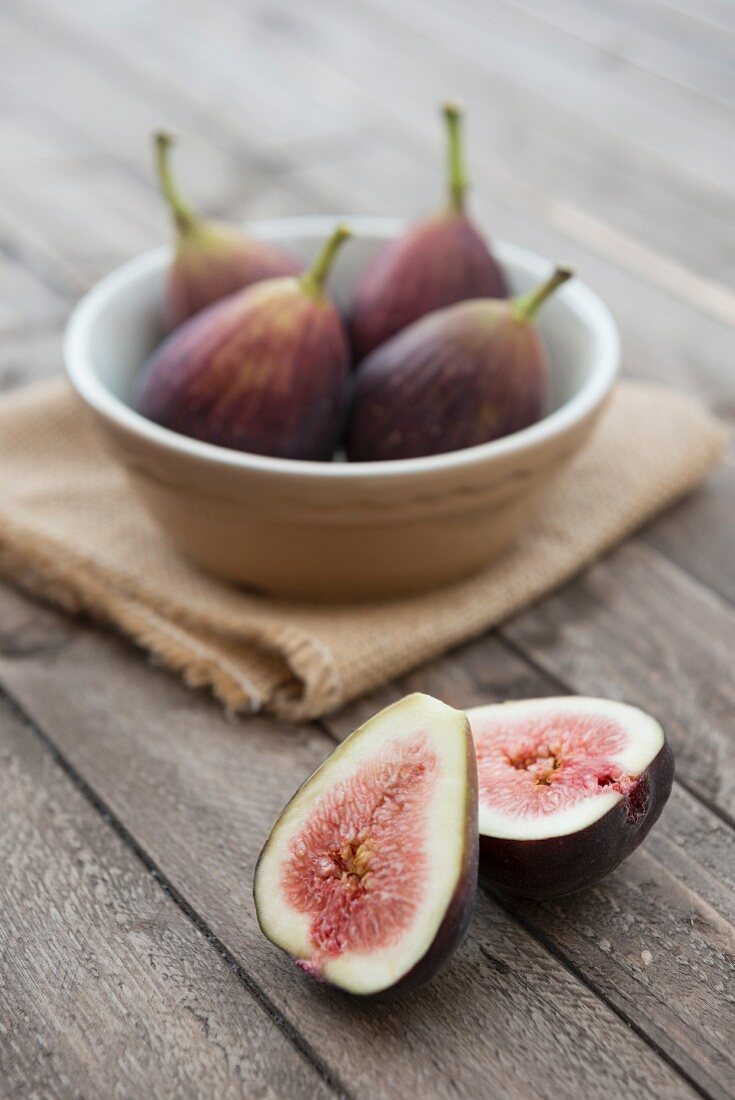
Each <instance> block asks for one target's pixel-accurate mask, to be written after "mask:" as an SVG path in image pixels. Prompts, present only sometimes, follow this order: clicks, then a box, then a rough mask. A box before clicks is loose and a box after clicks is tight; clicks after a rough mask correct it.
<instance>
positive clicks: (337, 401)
mask: <svg viewBox="0 0 735 1100" xmlns="http://www.w3.org/2000/svg"><path fill="white" fill-rule="evenodd" d="M349 235H350V234H349V230H347V229H345V228H344V227H343V226H340V227H338V228H337V229H336V230H335V231H334V233H333V234H332V236H331V237H330V238H329V240H328V241H327V242H326V244H325V245H324V247H323V248H322V250H321V252H320V254H319V256H318V257H317V259H316V261H315V262H314V264H313V266H312V267H311V268H310V269H309V270H308V271H307V272H306V273H305V274H304V275H301V276H298V277H294V276H292V277H287V278H281V279H268V280H266V281H265V282H261V283H257V284H256V285H255V286H252V287H248V288H247V289H245V290H241V291H238V292H237V293H236V294H231V295H229V296H228V297H227V298H224V299H223V300H222V301H221V302H216V303H215V304H214V305H212V306H210V307H209V308H208V309H205V310H203V311H202V312H200V313H198V314H197V315H196V316H195V317H192V318H191V319H190V320H189V321H187V322H186V323H185V324H183V325H181V326H180V327H179V328H177V329H176V330H175V331H174V332H172V333H171V335H170V336H168V338H167V339H166V340H165V341H164V342H163V344H162V345H161V346H160V347H159V348H158V349H157V351H155V352H154V354H153V355H152V356H151V358H150V359H149V360H148V362H147V363H146V365H145V366H144V368H143V371H142V373H141V376H140V379H139V383H138V391H137V401H136V406H137V408H138V411H139V412H141V413H142V414H143V415H144V416H146V417H148V418H149V419H150V420H154V421H156V423H158V424H162V425H163V426H164V427H166V428H170V429H171V430H172V431H175V432H181V433H182V435H188V436H192V437H193V438H194V439H200V440H204V441H205V442H207V443H216V444H219V446H221V447H232V448H234V449H235V450H238V451H250V452H253V453H255V454H264V455H273V456H278V457H282V458H300V459H328V458H330V457H331V455H332V452H333V450H334V448H335V445H336V444H337V441H338V439H339V437H340V434H341V431H342V428H343V421H344V407H345V386H346V380H347V377H348V375H349V370H350V353H349V343H348V340H347V335H346V333H345V331H344V327H343V325H342V321H341V319H340V317H339V314H338V313H337V310H336V309H335V307H334V306H333V305H332V303H331V301H330V300H329V298H328V297H327V296H326V294H325V291H324V283H325V280H326V277H327V274H328V272H329V269H330V266H331V263H332V260H333V258H334V255H335V253H336V251H337V249H338V248H339V246H340V244H341V243H342V242H343V241H344V240H345V239H346V238H347V237H348V236H349Z"/></svg>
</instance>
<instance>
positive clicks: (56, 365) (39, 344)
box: [0, 325, 62, 393]
mask: <svg viewBox="0 0 735 1100" xmlns="http://www.w3.org/2000/svg"><path fill="white" fill-rule="evenodd" d="M60 327H61V326H60V325H58V326H57V327H56V328H54V330H53V331H51V332H45V331H41V332H30V333H26V332H21V333H20V334H16V333H9V334H7V335H5V336H3V337H2V339H1V340H0V393H2V392H3V391H4V390H10V389H13V388H14V387H15V386H20V385H25V384H26V383H28V382H35V381H38V380H39V379H41V378H48V377H49V376H50V375H52V374H58V372H59V369H60V367H61V363H62V356H61V333H60V332H59V331H58V329H59V328H60Z"/></svg>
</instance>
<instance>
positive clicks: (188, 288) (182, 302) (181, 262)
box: [155, 133, 305, 331]
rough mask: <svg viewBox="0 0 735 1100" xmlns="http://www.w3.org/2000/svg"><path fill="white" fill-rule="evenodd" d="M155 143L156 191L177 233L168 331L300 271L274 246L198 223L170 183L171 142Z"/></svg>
mask: <svg viewBox="0 0 735 1100" xmlns="http://www.w3.org/2000/svg"><path fill="white" fill-rule="evenodd" d="M155 140H156V161H157V166H158V178H159V182H160V185H161V191H162V192H163V195H164V197H165V199H166V201H167V203H168V205H169V207H170V209H171V213H172V216H173V220H174V225H175V227H176V244H175V250H174V258H173V261H172V263H171V267H170V269H169V273H168V278H167V283H166V296H165V301H164V319H165V323H166V327H167V329H168V330H169V331H170V330H171V329H173V328H175V327H176V326H177V325H180V324H182V322H183V321H186V320H187V319H188V318H189V317H191V316H193V315H194V314H195V313H198V312H199V310H200V309H204V308H205V307H206V306H209V305H211V304H212V303H213V302H216V301H218V300H219V299H220V298H224V297H225V295H227V294H232V293H233V291H235V290H242V289H243V287H247V286H252V284H253V283H259V282H262V280H263V279H272V278H275V277H276V276H278V275H298V274H300V273H301V272H302V271H303V270H304V266H305V265H304V264H303V263H302V262H301V261H300V260H298V259H297V258H296V257H295V256H291V255H290V254H289V253H288V252H286V251H285V250H284V249H282V248H279V247H278V246H277V245H275V244H271V243H270V242H268V241H259V240H256V239H255V238H253V237H248V236H247V234H245V233H243V232H242V231H241V230H239V229H236V228H235V227H234V226H229V225H223V224H221V223H220V222H209V221H204V220H203V219H202V218H200V217H199V215H198V214H196V213H195V212H194V211H193V210H192V208H191V207H190V206H189V205H188V203H186V202H184V200H183V199H182V198H181V196H180V194H179V192H178V189H177V187H176V185H175V183H174V181H173V177H172V175H171V168H170V166H169V151H170V148H171V145H172V139H171V137H170V136H169V135H168V134H163V133H159V134H156V138H155Z"/></svg>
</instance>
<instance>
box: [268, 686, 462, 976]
mask: <svg viewBox="0 0 735 1100" xmlns="http://www.w3.org/2000/svg"><path fill="white" fill-rule="evenodd" d="M477 857H478V838H477V768H476V764H475V755H474V749H473V745H472V736H471V734H470V728H469V723H468V721H467V717H466V715H465V714H463V713H462V712H461V711H457V710H454V709H452V708H451V707H448V706H446V705H445V704H444V703H440V702H439V701H438V700H436V699H433V698H431V697H430V696H428V695H420V694H415V695H409V696H407V697H406V698H405V699H402V700H400V702H397V703H394V704H393V705H392V706H389V707H386V709H385V710H382V711H380V713H379V714H376V715H375V716H374V717H373V718H371V719H370V720H369V721H368V722H366V723H365V725H363V726H360V728H359V729H357V730H355V732H354V733H352V734H351V735H350V736H349V737H348V738H347V739H346V740H345V741H344V742H343V743H342V744H341V745H339V746H338V747H337V748H336V749H335V750H334V752H333V753H332V754H331V755H330V756H329V757H328V758H327V760H325V762H324V763H323V764H322V765H321V767H319V768H318V769H317V770H316V771H315V772H314V774H313V775H312V776H311V777H310V778H309V779H307V781H306V782H305V783H304V785H303V786H302V787H301V788H300V789H299V790H298V791H297V793H296V794H295V795H294V797H293V799H292V800H291V801H290V802H289V804H288V805H287V806H286V808H285V809H284V811H283V813H282V814H281V816H280V817H279V819H278V821H277V822H276V824H275V826H274V827H273V830H272V831H271V834H270V836H269V837H268V840H267V841H266V844H265V847H264V848H263V851H262V852H261V855H260V859H259V860H258V866H257V868H256V871H255V885H254V896H255V906H256V911H257V915H258V922H259V924H260V927H261V929H262V931H263V932H264V933H265V935H266V936H267V937H268V939H269V940H271V941H272V942H273V943H274V944H276V945H277V946H278V947H281V948H282V949H283V950H284V951H286V952H287V953H288V954H289V955H291V956H292V958H293V959H295V960H296V962H297V964H298V966H300V967H301V968H302V969H303V970H304V971H306V972H307V973H308V974H310V975H312V976H313V977H315V978H319V979H321V980H323V981H325V982H328V983H329V984H331V985H334V986H337V987H339V988H341V989H343V990H346V991H348V992H350V993H356V994H361V995H363V996H365V995H375V994H379V995H386V994H389V993H390V994H392V993H395V992H397V991H399V990H400V991H405V990H408V989H411V988H415V987H416V986H418V985H421V984H422V983H423V982H425V981H427V980H428V979H429V978H431V977H432V976H433V975H434V974H435V973H436V971H437V970H438V969H439V967H440V966H441V965H442V964H443V963H444V962H445V961H446V960H447V959H448V958H449V956H450V955H451V954H452V952H453V951H454V949H455V948H456V947H457V946H458V944H459V943H460V941H461V940H462V938H463V936H464V933H465V931H466V929H467V925H468V923H469V919H470V915H471V912H472V908H473V905H474V899H475V891H476V886H477Z"/></svg>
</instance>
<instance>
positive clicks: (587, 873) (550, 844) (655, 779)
mask: <svg viewBox="0 0 735 1100" xmlns="http://www.w3.org/2000/svg"><path fill="white" fill-rule="evenodd" d="M673 781H674V757H673V754H672V752H671V748H670V746H669V743H668V741H664V743H663V745H662V746H661V748H660V750H659V751H658V753H657V755H656V756H655V757H654V758H653V760H652V761H651V763H650V764H649V765H648V767H647V768H646V769H645V770H644V771H643V773H642V774H641V776H640V779H639V782H638V784H637V785H636V787H635V788H634V789H633V791H632V792H631V793H630V795H628V796H625V797H623V798H621V799H620V800H619V801H618V802H617V803H616V804H615V805H614V806H613V807H612V808H611V809H610V810H608V812H607V813H606V814H604V815H603V816H602V817H601V818H599V819H598V820H597V821H594V822H593V823H592V824H591V825H588V826H586V828H584V829H580V830H578V831H577V832H573V833H567V834H565V835H563V836H553V837H546V838H544V839H543V840H512V839H508V838H504V837H493V836H483V835H481V836H480V878H481V880H482V882H483V883H484V884H485V885H487V886H489V887H490V888H491V889H493V890H498V891H500V892H501V893H504V894H515V895H518V896H521V897H527V898H534V899H536V900H539V901H544V900H548V899H551V898H558V897H564V896H565V895H568V894H576V893H578V892H579V891H580V890H585V889H587V887H589V886H593V885H594V884H595V883H596V882H599V881H600V880H601V879H603V878H604V877H605V876H606V875H608V874H610V872H611V871H614V870H615V868H616V867H618V866H619V865H620V864H621V863H622V862H623V860H624V859H627V858H628V856H629V855H631V853H632V852H634V851H635V849H636V848H637V847H638V845H639V844H640V843H641V842H642V841H643V840H644V839H645V837H646V836H647V835H648V833H649V832H650V830H651V829H652V827H653V826H654V825H655V824H656V822H657V821H658V819H659V817H660V815H661V811H662V810H663V808H664V806H665V805H666V802H667V800H668V797H669V795H670V793H671V787H672V784H673ZM641 799H642V801H640V800H641Z"/></svg>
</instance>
